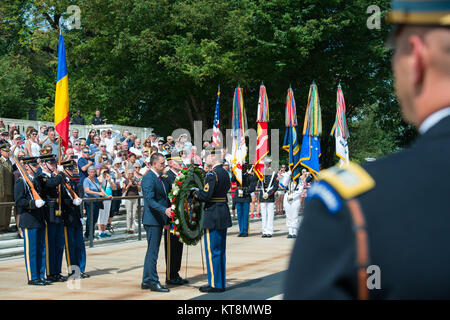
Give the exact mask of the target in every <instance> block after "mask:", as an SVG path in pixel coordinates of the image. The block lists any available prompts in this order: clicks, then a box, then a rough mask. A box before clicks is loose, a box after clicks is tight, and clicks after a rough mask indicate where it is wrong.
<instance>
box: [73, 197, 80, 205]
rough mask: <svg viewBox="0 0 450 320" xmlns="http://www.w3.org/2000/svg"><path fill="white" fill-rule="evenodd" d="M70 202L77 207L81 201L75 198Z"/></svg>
mask: <svg viewBox="0 0 450 320" xmlns="http://www.w3.org/2000/svg"><path fill="white" fill-rule="evenodd" d="M72 202H73V204H74V205H75V206H79V205H80V204H81V202H82V200H81V199H80V198H76V199H73V201H72Z"/></svg>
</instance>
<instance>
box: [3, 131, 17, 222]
mask: <svg viewBox="0 0 450 320" xmlns="http://www.w3.org/2000/svg"><path fill="white" fill-rule="evenodd" d="M0 154H1V156H0V202H12V201H14V178H13V177H14V176H13V172H14V166H13V164H12V163H11V160H10V155H11V151H10V147H9V143H8V142H7V141H6V140H4V141H3V143H1V144H0ZM11 209H12V207H0V230H1V229H4V230H9V224H10V223H11Z"/></svg>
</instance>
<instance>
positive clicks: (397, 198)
mask: <svg viewBox="0 0 450 320" xmlns="http://www.w3.org/2000/svg"><path fill="white" fill-rule="evenodd" d="M449 161H450V117H446V118H444V119H441V120H440V121H439V122H438V123H437V124H435V125H434V126H433V127H432V128H430V129H429V130H428V131H427V132H426V133H424V134H423V135H420V136H419V137H418V138H417V139H416V141H415V142H414V143H413V145H412V146H411V147H410V148H408V149H405V150H403V151H401V152H398V153H396V154H393V155H391V156H389V157H386V158H384V159H380V160H377V161H375V162H371V163H368V164H366V165H364V166H363V167H364V169H365V170H366V171H367V173H368V174H369V175H370V176H371V177H372V178H373V180H374V181H375V186H374V187H372V189H370V190H369V191H366V192H364V193H362V194H360V195H358V196H356V199H357V200H358V201H359V203H360V206H361V209H362V211H363V215H364V219H365V222H366V229H367V234H368V252H369V265H373V266H377V267H378V268H379V272H380V282H379V284H380V286H379V287H380V288H378V289H377V288H375V287H372V288H373V289H371V290H369V296H370V298H371V299H449V298H450V281H448V280H447V279H448V278H449V277H450V252H449V251H448V244H449V243H450V209H449V208H450V197H449V186H448V184H449V181H450V166H449V164H450V162H449ZM347 173H348V172H345V171H343V172H342V174H343V175H347ZM347 176H348V175H347ZM347 181H348V179H347ZM322 187H324V183H323V182H322V181H318V182H315V183H313V185H312V187H311V189H310V190H309V191H308V198H307V202H306V207H305V212H304V219H303V222H302V225H301V226H300V229H299V235H298V238H297V240H296V244H295V247H294V250H293V252H292V258H291V262H290V266H289V271H288V275H287V277H286V279H288V281H287V282H286V291H285V298H287V299H355V298H356V297H357V277H356V266H355V261H356V249H355V233H354V231H353V229H352V219H351V216H350V213H349V209H348V207H347V206H346V204H345V201H344V203H343V205H342V208H341V210H339V211H337V212H336V213H330V208H333V204H334V203H335V201H331V202H330V201H328V200H327V197H324V196H323V194H326V191H323V189H322ZM321 189H322V191H321ZM341 194H342V193H339V196H341ZM331 195H332V193H331V192H330V193H329V194H328V196H331ZM311 197H312V199H311V200H308V199H310V198H311ZM337 199H338V200H339V198H337ZM371 275H373V276H374V277H373V278H372V280H371V281H372V282H371V283H372V284H376V278H375V271H370V273H369V276H371Z"/></svg>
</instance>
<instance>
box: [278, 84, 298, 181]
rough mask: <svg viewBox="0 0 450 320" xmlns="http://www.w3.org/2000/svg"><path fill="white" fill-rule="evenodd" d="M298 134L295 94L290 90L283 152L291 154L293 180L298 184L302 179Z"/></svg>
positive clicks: (290, 162)
mask: <svg viewBox="0 0 450 320" xmlns="http://www.w3.org/2000/svg"><path fill="white" fill-rule="evenodd" d="M299 140H300V139H299V136H298V134H297V111H296V107H295V99H294V92H293V91H292V88H289V89H288V93H287V97H286V134H285V135H284V141H283V147H282V148H283V150H285V151H287V152H289V170H290V171H291V177H292V180H293V181H295V183H298V178H299V177H300V174H301V171H300V144H299Z"/></svg>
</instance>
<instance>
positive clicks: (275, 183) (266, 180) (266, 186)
mask: <svg viewBox="0 0 450 320" xmlns="http://www.w3.org/2000/svg"><path fill="white" fill-rule="evenodd" d="M267 171H268V172H265V174H264V181H259V182H258V183H259V185H260V186H261V185H262V184H263V183H264V191H265V192H267V194H268V195H269V197H268V198H267V199H264V198H263V188H261V191H260V192H259V202H275V192H277V190H278V174H277V173H276V172H275V173H274V175H273V180H272V172H273V171H272V169H269V170H267ZM270 180H272V185H271V187H270V189H269V184H270Z"/></svg>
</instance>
